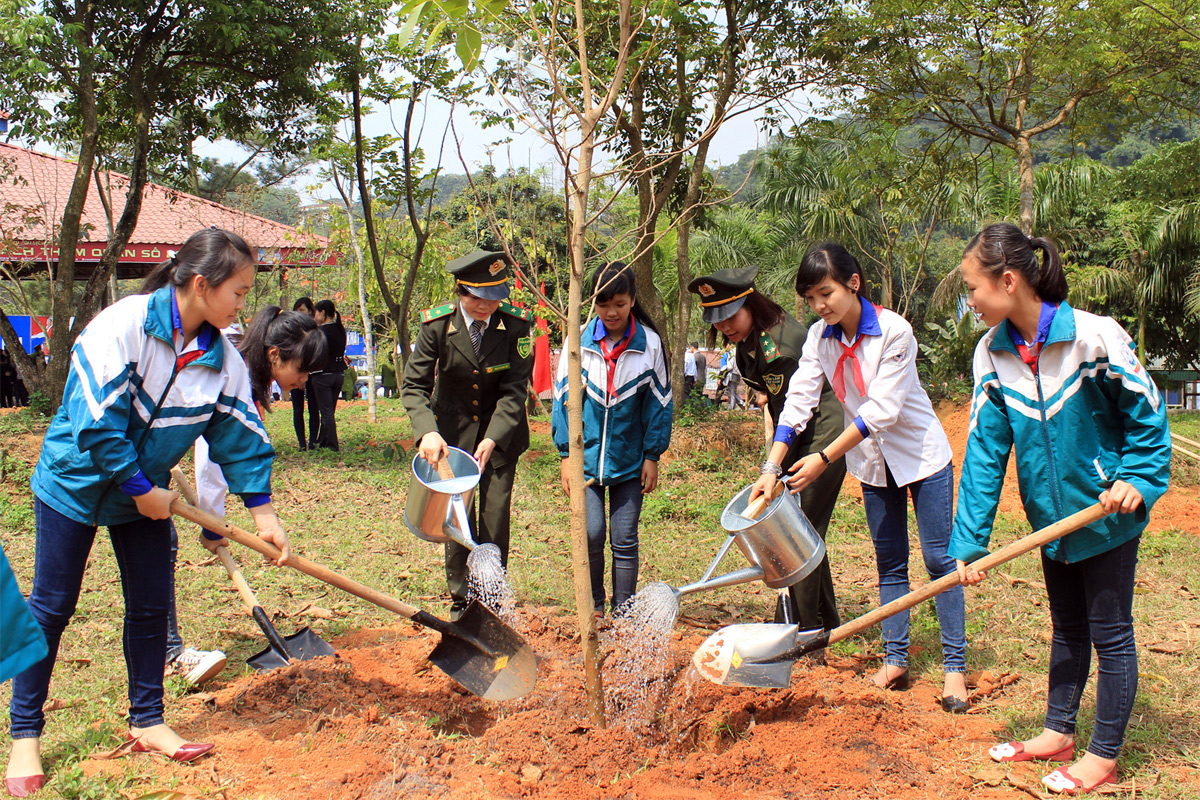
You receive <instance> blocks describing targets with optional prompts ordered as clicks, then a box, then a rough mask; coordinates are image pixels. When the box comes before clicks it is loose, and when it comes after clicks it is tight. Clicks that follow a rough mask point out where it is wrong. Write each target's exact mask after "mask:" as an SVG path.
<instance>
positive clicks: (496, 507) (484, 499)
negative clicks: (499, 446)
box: [446, 448, 517, 611]
mask: <svg viewBox="0 0 1200 800" xmlns="http://www.w3.org/2000/svg"><path fill="white" fill-rule="evenodd" d="M464 449H465V448H464ZM516 477H517V460H516V459H513V460H512V461H510V462H509V463H507V464H505V465H504V466H502V467H498V468H493V467H492V463H491V461H489V462H488V464H487V466H486V467H484V468H483V474H482V475H481V476H480V478H479V488H478V490H477V491H476V492H475V499H474V501H473V502H472V503H471V508H469V509H467V518H468V519H470V520H471V524H473V525H475V526H476V527H475V529H474V530H472V531H471V538H473V539H474V540H475V542H476V544H489V543H490V544H494V545H496V546H497V547H499V548H500V562H501V563H502V564H503V565H504V566H505V568H507V567H508V540H509V531H510V522H511V520H512V490H513V481H514V479H515V478H516ZM477 507H478V511H479V513H478V515H477V514H476V513H475V512H476V508H477ZM470 554H471V551H470V550H468V549H467V548H465V547H463V546H462V545H460V544H455V543H454V542H447V543H446V585H447V586H448V588H449V589H450V601H451V606H450V607H451V609H452V610H456V611H457V610H459V609H462V608H463V607H464V606H466V604H467V556H469V555H470Z"/></svg>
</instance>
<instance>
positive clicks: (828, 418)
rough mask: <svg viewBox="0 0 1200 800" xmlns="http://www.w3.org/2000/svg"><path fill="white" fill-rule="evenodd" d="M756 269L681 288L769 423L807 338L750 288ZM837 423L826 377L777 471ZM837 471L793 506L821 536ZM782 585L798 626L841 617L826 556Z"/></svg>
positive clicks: (837, 484) (840, 473)
mask: <svg viewBox="0 0 1200 800" xmlns="http://www.w3.org/2000/svg"><path fill="white" fill-rule="evenodd" d="M757 273H758V267H745V268H742V269H723V270H721V271H719V272H714V273H712V274H711V275H702V276H701V277H699V278H696V279H695V280H694V281H692V282H691V283H690V284H688V289H689V290H690V291H692V292H694V293H695V294H697V295H699V296H700V307H701V308H702V309H703V311H704V321H705V322H707V323H708V324H710V325H712V326H713V327H714V328H716V330H718V331H720V332H721V333H722V334H723V335H724V337H725V339H726V341H728V342H733V343H734V345H735V348H736V361H737V368H738V370H739V371H740V372H741V373H742V380H744V381H745V382H746V386H747V387H749V388H750V389H751V390H753V391H757V392H760V393H762V394H765V395H766V396H767V409H768V410H769V412H770V414H771V428H772V430H774V426H775V423H776V422H777V421H778V420H779V412H780V411H782V410H783V403H784V400H785V399H786V397H787V388H788V382H789V381H790V380H791V377H792V373H793V372H795V371H796V364H797V363H798V362H799V359H800V351H801V350H802V349H803V348H804V341H805V339H806V338H808V329H807V328H806V327H805V326H804V325H803V324H801V323H799V322H797V321H796V320H795V319H793V318H792V317H791V315H789V314H788V313H787V312H785V311H784V310H783V308H782V307H781V306H780V305H779V304H778V303H776V302H774V301H773V300H771V299H770V298H768V297H767V296H765V295H763V294H760V293H759V292H758V291H757V290H756V289H755V287H754V276H755V275H756V274H757ZM845 427H846V425H845V420H844V419H843V411H842V404H841V403H840V402H838V399H837V396H836V395H835V394H834V393H833V389H832V388H831V387H830V386H829V382H828V381H826V382H825V390H824V391H823V392H822V393H821V404H820V406H819V408H818V409H817V412H816V413H815V414H814V415H813V418H812V421H810V422H809V423H808V427H807V428H805V430H804V433H802V434H801V435H800V436H797V437H796V441H795V442H793V444H792V448H791V450H789V451H788V454H787V458H786V459H784V462H783V464H782V467H783V469H784V470H785V472H786V470H787V469H788V468H789V467H791V466H792V464H794V463H796V461H798V460H799V459H800V458H802V457H804V456H806V455H808V454H809V453H815V452H817V451H818V450H821V449H823V448H825V447H827V446H828V445H829V444H831V443H832V442H833V440H834V439H836V438H837V437H838V434H840V433H841V432H842V431H843V430H844V429H845ZM845 476H846V462H845V460H844V459H838V460H836V461H834V462H833V464H832V465H830V466H829V468H828V469H826V470H825V472H823V473H822V474H821V477H820V479H818V480H817V481H816V482H815V483H813V484H812V485H811V486H809V487H808V488H806V489H805V490H804V491H802V492H801V493H800V507H801V508H803V509H804V514H805V516H807V517H808V519H809V521H810V522H811V523H812V524H813V527H814V528H816V529H817V532H818V533H819V534H821V538H822V539H824V538H825V531H826V529H827V528H828V527H829V518H830V517H831V516H832V515H833V507H834V506H835V505H837V498H838V493H839V492H840V491H841V488H842V479H843V478H844V477H845ZM789 591H790V593H791V602H792V619H793V621H795V622H796V623H798V624H799V625H800V628H801V629H808V628H824V629H825V630H832V629H833V628H836V627H837V626H838V625H840V624H841V621H840V619H839V617H838V612H837V598H836V597H835V595H834V592H833V576H832V575H831V574H830V571H829V559H828V557H827V558H825V559H824V560H823V561H822V562H821V566H820V567H818V568H817V569H815V570H813V572H812V573H811V574H810V575H809V576H808V577H807V578H805V579H804V580H802V581H800V582H799V583H797V584H796V585H794V586H792V587H791V589H790V590H789ZM781 600H782V598H781ZM781 612H782V609H781V608H780V607H779V606H777V607H776V610H775V618H776V621H780V620H781V619H782V613H781Z"/></svg>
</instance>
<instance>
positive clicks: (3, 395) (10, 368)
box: [0, 350, 17, 408]
mask: <svg viewBox="0 0 1200 800" xmlns="http://www.w3.org/2000/svg"><path fill="white" fill-rule="evenodd" d="M16 405H17V367H16V365H15V364H14V363H13V360H12V357H11V356H9V354H8V351H7V350H0V408H14V407H15V406H16Z"/></svg>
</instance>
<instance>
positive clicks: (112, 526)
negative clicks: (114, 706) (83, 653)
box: [5, 228, 289, 797]
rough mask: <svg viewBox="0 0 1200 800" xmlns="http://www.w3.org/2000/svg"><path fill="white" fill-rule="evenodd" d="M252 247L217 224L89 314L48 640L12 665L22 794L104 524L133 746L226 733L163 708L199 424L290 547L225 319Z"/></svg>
mask: <svg viewBox="0 0 1200 800" xmlns="http://www.w3.org/2000/svg"><path fill="white" fill-rule="evenodd" d="M255 261H256V259H255V257H254V254H253V251H252V250H251V249H250V247H249V246H248V245H247V244H246V242H245V241H243V240H242V238H241V237H240V236H238V235H237V234H236V233H232V232H230V231H223V230H220V229H217V228H209V229H206V230H202V231H198V232H197V233H194V234H192V235H191V236H190V237H188V240H187V241H186V242H185V243H184V244H183V246H182V247H180V248H179V252H178V253H177V254H176V255H174V256H173V257H172V258H171V259H169V260H168V261H165V262H163V263H162V264H159V265H158V267H156V268H155V270H154V271H153V272H152V273H151V275H150V277H149V278H148V279H147V281H146V290H147V292H148V293H147V294H140V295H133V296H130V297H126V298H124V299H122V300H120V301H118V302H116V303H114V304H113V305H111V306H109V307H108V308H106V309H104V310H103V311H101V312H100V313H99V314H97V315H96V317H95V318H94V319H93V320H92V321H91V322H90V323H88V325H87V327H86V328H85V329H84V331H83V332H82V333H81V334H80V335H79V338H78V339H77V340H76V341H75V343H74V345H73V347H72V349H71V371H70V372H69V374H68V376H67V382H66V386H65V388H64V391H63V398H62V404H61V406H60V407H59V410H58V413H57V414H56V415H55V417H54V420H53V421H52V422H51V423H50V427H49V429H48V430H47V431H46V436H45V438H44V440H43V442H42V453H41V457H40V459H39V460H38V464H37V467H36V468H35V469H34V473H33V478H32V480H31V485H32V488H33V493H34V496H35V500H34V516H35V517H36V523H37V524H36V527H37V544H36V552H35V555H34V562H35V565H34V574H33V589H32V592H31V594H30V598H29V607H30V610H31V611H32V612H33V614H34V617H35V618H36V619H37V621H38V623H39V625H40V626H41V628H42V632H43V633H44V635H45V638H46V643H47V645H48V650H49V652H48V653H47V655H46V657H45V658H43V659H41V660H39V661H38V662H37V663H35V664H33V665H31V666H30V667H29V668H28V669H26V670H25V671H24V672H22V673H20V674H19V675H17V676H16V677H15V678H14V679H13V688H12V701H11V704H10V707H9V716H10V719H11V725H10V728H9V730H10V734H11V736H12V739H13V747H12V752H11V755H10V757H9V760H8V768H7V772H6V775H5V788H6V789H7V790H8V793H9V794H10V795H13V796H16V797H23V796H25V795H28V794H31V793H33V792H35V791H37V790H38V789H39V788H41V787H42V786H43V785H44V783H45V775H44V773H43V768H42V760H41V747H40V740H41V735H42V731H43V728H44V727H45V713H44V709H43V705H44V704H45V701H46V696H47V692H48V690H49V686H50V676H51V672H52V671H53V669H54V662H55V659H56V656H57V653H58V645H59V641H60V639H61V637H62V635H63V631H64V629H65V628H66V626H67V623H68V622H69V621H70V619H71V617H72V615H73V614H74V611H75V606H76V602H77V600H78V598H79V593H80V589H81V586H82V583H83V575H84V571H85V569H86V566H87V562H88V556H89V554H90V552H91V549H92V543H93V541H94V539H95V536H96V530H97V527H98V526H101V525H103V526H105V527H107V528H108V536H109V539H110V540H111V542H112V547H113V552H114V554H115V555H116V560H117V565H118V567H119V569H120V572H121V585H122V587H123V593H124V596H125V619H124V642H125V662H126V670H127V673H128V677H129V716H128V722H129V749H130V751H131V752H134V753H146V752H155V753H161V754H163V755H165V756H167V757H169V758H171V759H173V760H175V761H192V760H194V759H196V758H199V757H200V756H202V755H204V754H205V753H207V752H208V751H210V750H211V749H212V748H213V745H212V744H209V743H202V742H188V741H186V740H185V739H184V738H183V737H181V736H179V735H178V734H177V733H175V731H173V730H172V729H171V728H170V727H168V726H167V725H166V723H165V722H164V719H163V663H164V661H165V660H166V653H167V619H168V608H169V603H170V595H171V591H172V586H173V571H172V569H171V556H170V553H171V544H170V543H171V524H170V519H171V503H172V502H173V501H174V500H175V498H176V497H177V496H178V495H176V493H175V492H172V491H170V490H168V489H167V488H166V487H167V485H168V483H169V481H170V469H171V467H173V466H175V464H177V463H178V462H179V459H180V458H182V457H183V455H184V454H185V453H186V452H187V451H188V450H189V449H191V447H192V444H193V443H194V442H195V441H196V440H197V439H198V438H200V437H201V436H203V437H204V438H205V439H207V441H208V444H209V446H210V447H211V452H212V459H213V460H214V461H216V462H218V463H220V464H221V465H222V467H223V469H224V473H225V476H226V477H227V478H228V480H229V486H230V489H232V490H233V491H234V492H236V493H238V494H240V495H241V496H242V499H243V500H244V501H245V504H246V507H247V508H248V509H249V511H250V513H251V515H252V516H253V517H254V522H255V525H256V527H257V528H258V532H259V535H260V536H262V538H263V539H264V540H267V541H269V542H271V543H272V544H274V545H275V546H276V547H278V548H279V549H280V550H281V551H282V553H281V556H280V558H279V563H280V564H282V563H284V562H286V560H287V558H288V555H289V548H288V540H287V534H286V533H285V532H284V530H283V527H282V526H281V525H280V522H279V519H278V517H276V515H275V511H274V509H273V508H272V506H271V496H270V491H271V465H272V461H273V459H274V455H275V453H274V450H272V449H271V446H270V443H269V442H268V441H267V437H266V432H265V430H264V428H263V424H262V420H261V419H260V418H259V416H258V414H257V413H255V410H254V401H253V399H252V397H251V383H250V376H249V374H248V372H247V370H246V364H245V363H244V362H243V361H242V359H241V358H240V357H239V356H238V354H237V351H236V350H235V349H234V348H233V345H231V344H230V343H229V342H228V341H227V340H226V338H225V337H224V336H222V335H221V329H222V328H225V327H227V326H228V325H229V324H230V323H232V322H234V321H235V320H236V319H237V315H238V312H239V310H240V309H241V308H242V307H243V306H244V305H245V298H246V294H247V293H248V292H249V291H250V289H251V288H253V286H254V276H255Z"/></svg>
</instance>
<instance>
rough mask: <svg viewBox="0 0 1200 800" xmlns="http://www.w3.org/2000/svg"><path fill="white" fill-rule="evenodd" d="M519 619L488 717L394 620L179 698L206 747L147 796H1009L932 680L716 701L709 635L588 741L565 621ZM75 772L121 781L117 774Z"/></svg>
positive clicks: (831, 672)
mask: <svg viewBox="0 0 1200 800" xmlns="http://www.w3.org/2000/svg"><path fill="white" fill-rule="evenodd" d="M520 613H521V615H522V621H521V623H520V624H519V625H518V628H519V629H520V630H521V631H522V633H523V634H524V635H525V636H526V638H527V640H528V641H529V643H530V644H531V645H532V646H533V648H534V649H535V650H536V651H537V653H538V656H539V661H540V664H539V669H538V683H537V687H536V689H535V690H534V691H533V692H532V693H531V694H529V695H526V696H525V697H523V698H520V699H518V700H515V701H510V702H507V703H493V702H489V701H484V700H482V699H480V698H478V697H475V696H474V695H470V694H467V693H465V691H464V690H462V689H459V688H458V686H457V684H455V683H454V682H453V681H452V680H451V679H450V678H448V677H447V676H446V675H444V674H443V673H442V672H441V671H439V670H438V669H437V668H435V667H432V666H431V665H430V664H429V662H428V661H427V660H426V656H427V655H428V653H429V652H430V651H431V650H432V649H433V647H434V645H435V644H436V642H437V635H436V634H431V633H429V632H427V631H425V630H423V629H420V628H416V627H415V626H412V625H409V624H408V623H401V624H398V625H397V626H395V627H390V628H383V629H364V630H360V631H356V632H354V633H352V634H349V635H346V636H343V637H341V638H339V639H337V640H336V641H335V642H334V644H335V647H336V649H337V652H338V657H337V658H336V659H335V658H322V659H315V660H312V661H308V662H304V663H300V664H294V665H292V666H290V667H287V668H284V669H281V670H277V671H275V672H272V673H268V674H247V675H243V676H241V677H238V678H235V679H231V680H230V681H229V682H228V683H225V684H224V685H218V686H217V688H215V689H214V690H213V691H209V692H204V693H200V694H193V695H190V696H188V697H185V698H184V699H183V700H181V701H180V702H182V703H183V704H184V705H185V707H186V710H185V711H183V712H182V717H183V718H182V719H180V718H179V716H180V715H179V713H178V712H177V714H176V715H173V716H174V717H175V719H174V720H173V723H174V724H175V727H176V729H177V730H178V731H179V732H180V733H181V734H183V735H184V736H186V737H188V738H190V739H193V740H198V741H212V742H215V743H216V744H217V749H216V751H215V753H214V754H213V755H210V756H207V757H205V758H203V759H201V760H200V761H197V762H196V763H194V764H193V765H176V764H172V763H170V762H167V761H166V760H165V759H164V760H162V763H161V765H160V766H159V767H158V769H160V770H161V779H162V783H163V786H164V787H165V786H168V785H170V783H169V782H170V781H174V782H175V783H174V786H173V788H174V790H175V791H179V792H186V793H189V794H190V793H195V794H201V795H203V796H206V797H212V796H222V795H223V796H225V797H227V798H364V800H382V799H383V798H393V797H406V798H409V797H411V798H426V797H429V798H446V799H447V800H459V799H460V798H484V797H486V798H520V797H533V798H568V799H569V798H622V799H623V800H625V799H628V800H656V799H659V798H662V799H665V798H692V799H694V800H707V799H708V798H712V800H718V799H720V800H729V799H731V798H817V797H856V798H863V797H879V798H884V797H887V798H895V799H896V800H918V799H919V800H927V798H930V797H938V798H966V797H972V798H985V799H986V798H991V797H995V798H999V797H1008V798H1013V797H1015V796H1019V795H1020V792H1019V791H1016V792H1014V790H1013V788H1012V787H1011V786H1009V787H1006V788H1005V787H995V788H991V787H989V786H988V785H987V783H986V782H981V781H979V780H976V779H974V778H972V777H971V776H970V773H972V772H973V771H975V770H977V768H978V767H980V765H982V764H983V763H985V762H986V760H987V756H986V754H985V750H986V748H987V746H988V745H990V744H991V743H992V742H993V741H994V738H993V737H994V723H992V722H991V721H990V720H989V719H988V718H987V717H985V716H975V715H963V716H955V715H950V714H946V713H945V712H943V711H941V709H940V707H939V706H938V703H937V698H938V696H939V694H940V688H941V687H940V683H939V684H936V685H935V684H934V683H932V682H930V683H923V682H916V683H915V684H914V686H913V688H912V689H910V690H909V691H907V692H886V691H883V690H880V689H877V688H875V687H874V686H873V685H870V684H869V683H868V682H867V681H866V680H865V679H864V677H863V675H862V674H860V670H861V669H862V666H861V665H860V663H859V662H858V661H855V660H852V659H844V660H839V659H837V658H832V659H831V661H830V665H829V666H813V665H810V664H809V663H808V662H806V661H801V662H799V663H798V664H797V666H796V669H795V671H794V673H793V679H792V684H791V687H790V688H788V689H777V690H762V689H747V688H738V687H721V686H716V685H714V684H710V683H707V682H705V681H702V680H692V679H691V678H690V677H689V669H690V658H691V655H692V653H693V652H694V651H695V649H696V647H697V646H699V644H700V643H701V642H702V641H703V639H704V634H706V633H707V631H704V632H702V633H693V632H691V631H687V632H683V631H678V630H677V631H675V632H674V634H673V636H672V642H671V650H670V655H669V657H670V660H671V665H672V666H671V669H670V670H669V671H668V675H669V678H668V679H667V681H666V682H665V684H664V685H663V686H661V687H658V688H660V689H661V690H662V691H661V695H662V697H663V698H664V699H663V700H662V702H661V703H660V704H659V708H660V711H659V713H658V714H657V715H656V716H655V718H654V719H653V720H647V721H645V722H644V724H638V725H635V726H634V727H636V729H628V728H616V727H610V728H608V729H605V730H601V729H597V728H596V727H594V726H593V725H592V724H591V723H590V721H589V719H588V715H587V711H586V709H587V703H586V698H585V694H584V689H583V679H582V668H581V666H580V664H579V655H578V654H579V651H580V647H579V644H578V639H577V633H576V626H575V617H574V616H573V615H572V614H569V613H568V612H566V611H565V610H563V609H560V608H531V607H528V606H526V607H522V608H521V609H520ZM231 666H232V665H231ZM226 674H227V675H228V674H229V671H227V672H226ZM218 680H219V679H218ZM141 757H142V758H144V756H141ZM88 768H89V770H90V771H97V772H98V771H102V770H109V771H112V772H113V773H114V774H120V770H121V766H120V762H119V761H91V762H89V767H88ZM138 789H139V792H141V791H146V790H148V789H147V787H138Z"/></svg>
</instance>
